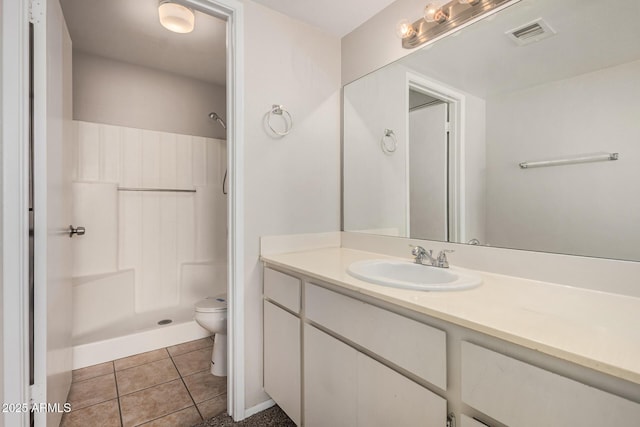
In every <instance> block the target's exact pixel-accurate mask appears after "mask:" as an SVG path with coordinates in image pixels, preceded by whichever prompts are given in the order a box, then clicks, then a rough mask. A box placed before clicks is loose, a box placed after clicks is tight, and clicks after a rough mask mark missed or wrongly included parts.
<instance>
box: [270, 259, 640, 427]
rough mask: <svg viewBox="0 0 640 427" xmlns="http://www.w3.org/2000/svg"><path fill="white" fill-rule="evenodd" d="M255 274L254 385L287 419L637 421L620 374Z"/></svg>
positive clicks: (343, 293)
mask: <svg viewBox="0 0 640 427" xmlns="http://www.w3.org/2000/svg"><path fill="white" fill-rule="evenodd" d="M277 268H281V267H280V266H278V267H277ZM264 271H265V274H264V386H265V390H266V391H267V393H269V395H270V396H271V397H272V398H273V400H274V401H275V402H276V403H277V404H278V405H280V406H281V407H282V409H283V410H284V411H285V412H286V413H287V414H288V415H289V416H290V417H291V418H292V419H293V420H294V422H295V423H296V424H297V425H298V426H305V427H325V426H331V427H340V426H344V427H357V426H363V427H376V426H380V427H387V426H394V427H396V426H397V427H404V426H407V427H414V426H426V427H445V426H447V415H448V414H447V412H449V411H450V412H451V413H452V415H454V416H455V418H456V420H455V421H456V423H455V424H452V425H458V426H459V427H484V426H487V425H489V426H501V427H504V426H508V427H534V426H535V427H539V426H549V427H556V426H558V427H560V426H563V427H564V426H580V427H602V426H625V427H626V426H640V387H636V386H635V385H634V384H632V383H628V382H625V381H623V380H621V379H620V378H615V377H612V376H609V375H607V374H605V373H602V372H594V371H592V370H588V369H587V368H584V367H581V366H579V365H577V364H576V365H570V366H568V365H567V361H566V360H560V359H556V358H554V357H552V356H545V355H541V354H540V352H538V351H535V350H532V349H530V348H526V347H523V346H520V345H517V344H515V343H510V342H507V341H504V340H501V339H500V338H498V337H495V336H491V335H488V334H484V333H481V332H478V331H475V330H472V329H469V328H465V327H462V326H459V325H455V324H452V323H450V322H448V321H446V320H443V319H440V318H434V317H431V316H428V315H426V314H419V313H415V314H414V312H413V311H410V310H408V309H406V308H402V307H400V306H398V307H396V306H394V305H393V304H390V303H388V302H386V301H384V295H383V296H382V297H381V299H380V300H378V299H376V298H375V297H372V296H364V295H362V294H360V293H358V292H357V290H356V291H354V289H349V288H348V287H347V286H345V288H342V287H341V286H339V285H338V284H335V283H333V282H332V283H324V282H323V281H320V280H316V279H315V278H312V277H308V276H306V275H304V274H299V273H298V272H299V271H300V270H296V271H297V272H296V273H292V274H285V273H282V272H279V271H276V270H273V269H270V268H268V267H265V270H264ZM284 271H287V270H286V269H285V270H284ZM296 275H299V277H300V278H297V277H294V276H296ZM338 283H339V282H338ZM433 297H434V298H437V297H438V295H434V296H433ZM496 350H498V351H496ZM541 366H544V367H545V368H544V369H543V368H542V367H541ZM590 384H593V385H597V387H600V388H602V389H600V388H595V387H593V386H591V385H590ZM605 390H606V391H605Z"/></svg>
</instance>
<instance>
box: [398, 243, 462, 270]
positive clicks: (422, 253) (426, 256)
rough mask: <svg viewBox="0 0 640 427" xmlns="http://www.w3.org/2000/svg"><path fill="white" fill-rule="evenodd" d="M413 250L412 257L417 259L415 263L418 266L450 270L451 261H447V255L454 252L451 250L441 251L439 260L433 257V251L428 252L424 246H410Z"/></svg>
mask: <svg viewBox="0 0 640 427" xmlns="http://www.w3.org/2000/svg"><path fill="white" fill-rule="evenodd" d="M409 246H410V247H411V248H412V249H411V255H413V256H414V257H415V259H414V262H415V263H416V264H421V265H428V266H432V267H438V268H449V260H447V253H451V252H454V251H452V250H449V249H445V250H442V251H440V253H439V254H438V256H437V258H434V257H433V250H432V249H429V250H426V249H425V248H423V247H422V246H413V245H409Z"/></svg>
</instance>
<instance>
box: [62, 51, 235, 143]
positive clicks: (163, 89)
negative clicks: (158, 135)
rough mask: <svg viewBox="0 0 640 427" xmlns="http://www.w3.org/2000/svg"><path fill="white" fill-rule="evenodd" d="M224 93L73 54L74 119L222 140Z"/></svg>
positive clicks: (148, 70)
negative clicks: (215, 116) (217, 120)
mask: <svg viewBox="0 0 640 427" xmlns="http://www.w3.org/2000/svg"><path fill="white" fill-rule="evenodd" d="M211 111H215V112H217V113H218V114H219V115H220V116H222V117H223V118H224V117H225V116H226V94H225V87H224V86H219V85H214V84H211V83H207V82H203V81H199V80H194V79H190V78H186V77H182V76H179V75H177V74H171V73H167V72H164V71H159V70H155V69H151V68H146V67H141V66H138V65H133V64H129V63H125V62H120V61H115V60H112V59H108V58H103V57H99V56H95V55H91V54H87V53H84V52H79V51H77V50H74V51H73V118H74V120H83V121H87V122H96V123H105V124H110V125H120V126H127V127H132V128H140V129H149V130H156V131H163V132H172V133H180V134H186V135H195V136H205V137H210V138H220V139H226V133H225V131H224V130H223V129H222V127H221V126H219V125H218V124H217V123H215V122H213V121H212V120H211V119H209V118H208V114H209V113H210V112H211Z"/></svg>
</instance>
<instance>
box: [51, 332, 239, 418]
mask: <svg viewBox="0 0 640 427" xmlns="http://www.w3.org/2000/svg"><path fill="white" fill-rule="evenodd" d="M212 347H213V340H212V339H211V338H203V339H200V340H196V341H191V342H187V343H184V344H179V345H175V346H172V347H167V348H163V349H160V350H154V351H150V352H147V353H142V354H137V355H135V356H131V357H126V358H124V359H118V360H114V361H112V362H106V363H101V364H99V365H95V366H89V367H87V368H82V369H78V370H75V371H73V382H72V384H71V391H70V392H69V397H68V399H67V400H68V402H69V403H71V407H72V411H71V412H70V413H68V414H65V415H64V416H63V418H62V424H61V427H76V426H82V427H90V426H100V427H111V426H113V427H133V426H145V427H183V426H184V427H190V426H193V425H194V424H198V423H200V422H202V420H203V419H204V420H206V419H208V418H211V417H214V416H216V415H218V414H221V413H223V412H225V410H226V408H227V394H226V392H227V378H226V377H215V376H213V375H211V374H210V373H209V361H210V358H211V351H212Z"/></svg>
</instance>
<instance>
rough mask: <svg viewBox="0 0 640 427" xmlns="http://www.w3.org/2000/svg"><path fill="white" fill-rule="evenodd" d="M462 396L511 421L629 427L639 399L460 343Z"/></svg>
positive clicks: (639, 414) (524, 426)
mask: <svg viewBox="0 0 640 427" xmlns="http://www.w3.org/2000/svg"><path fill="white" fill-rule="evenodd" d="M462 400H463V401H464V402H465V403H467V404H468V405H470V406H473V407H474V408H476V409H478V410H479V411H482V412H484V413H485V414H487V415H488V416H490V417H492V418H494V419H496V420H498V421H500V422H502V423H504V424H507V425H510V426H518V427H539V426H549V427H551V426H563V427H564V426H568V425H570V426H580V427H602V426H631V425H637V423H638V420H640V404H637V403H634V402H631V401H629V400H626V399H623V398H621V397H618V396H615V395H612V394H609V393H606V392H604V391H602V390H598V389H595V388H593V387H589V386H587V385H584V384H582V383H579V382H577V381H574V380H571V379H569V378H566V377H563V376H560V375H557V374H554V373H551V372H549V371H545V370H544V369H541V368H538V367H536V366H533V365H529V364H527V363H524V362H521V361H519V360H516V359H512V358H510V357H507V356H505V355H502V354H499V353H496V352H493V351H491V350H487V349H485V348H482V347H479V346H477V345H474V344H471V343H468V342H462Z"/></svg>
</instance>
